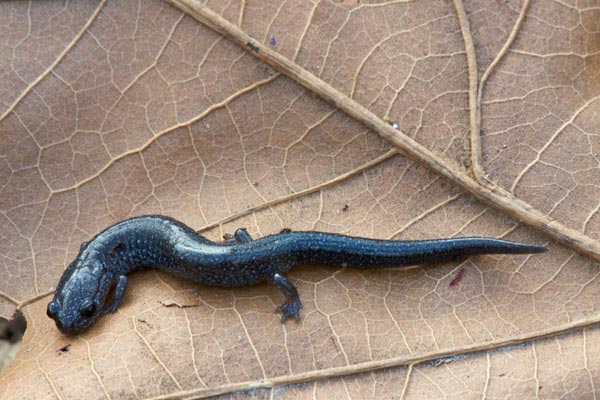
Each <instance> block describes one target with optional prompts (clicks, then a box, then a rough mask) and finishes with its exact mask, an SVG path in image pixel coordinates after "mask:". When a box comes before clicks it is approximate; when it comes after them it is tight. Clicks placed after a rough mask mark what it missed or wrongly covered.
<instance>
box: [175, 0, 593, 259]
mask: <svg viewBox="0 0 600 400" xmlns="http://www.w3.org/2000/svg"><path fill="white" fill-rule="evenodd" d="M167 1H168V2H169V3H171V4H173V5H174V6H176V7H178V8H179V9H181V10H182V11H184V12H186V13H188V14H189V15H191V16H192V17H194V18H195V19H197V20H198V21H200V22H202V23H203V24H205V25H206V26H208V27H210V28H211V29H214V30H215V31H217V32H219V33H221V34H223V35H224V36H226V37H227V38H229V39H230V40H232V41H233V42H235V43H237V44H239V45H240V46H241V47H242V48H243V49H245V50H246V51H247V52H248V53H250V54H251V55H253V56H254V57H256V58H258V59H259V60H261V61H263V62H265V63H267V64H269V65H270V66H271V67H273V68H275V69H276V70H278V71H280V72H282V73H283V74H285V75H286V76H288V77H290V78H291V79H293V80H294V81H296V82H298V83H299V84H301V85H302V86H304V87H305V88H307V89H308V90H310V91H312V92H314V93H315V94H317V95H318V96H320V97H321V98H323V99H324V100H325V101H327V102H329V103H331V104H332V105H334V106H335V107H337V108H339V109H340V110H342V111H344V112H345V113H346V114H348V115H349V116H350V117H352V118H354V119H356V120H357V121H359V122H362V123H363V124H364V125H366V126H367V127H369V128H370V129H373V130H374V131H375V132H377V133H378V134H379V135H380V136H381V137H383V138H384V139H385V140H387V141H388V142H390V143H391V144H393V145H394V146H396V147H397V148H398V149H400V150H401V151H402V152H403V153H404V154H405V155H406V156H407V157H409V158H411V159H412V160H414V161H416V162H418V163H420V164H422V165H425V166H427V167H428V168H430V169H431V170H432V171H434V172H435V173H437V174H438V175H440V176H442V177H444V178H446V179H448V180H449V181H450V182H453V183H454V184H455V185H457V186H459V187H460V188H462V189H463V190H464V191H466V192H468V193H470V194H471V195H473V196H474V197H475V198H477V199H478V200H480V201H481V202H482V203H484V204H486V205H488V206H490V207H492V208H495V209H497V210H499V211H501V212H503V213H505V214H506V215H508V216H510V217H512V218H515V219H517V220H518V221H519V222H521V223H523V224H525V225H528V226H530V227H532V228H535V229H538V230H540V231H542V232H544V233H545V234H546V235H547V236H549V237H550V238H552V239H554V240H556V241H558V242H560V243H562V244H564V245H566V246H569V247H571V248H572V249H574V250H576V251H577V252H579V253H580V254H583V255H586V256H589V257H591V258H593V259H595V260H600V243H598V242H597V241H595V240H593V239H592V238H590V237H589V236H587V235H584V234H582V233H581V232H578V231H576V230H574V229H571V228H569V227H567V226H565V225H563V224H561V223H560V222H557V221H555V220H554V219H552V218H550V217H549V216H547V215H545V214H543V213H542V212H541V211H539V210H536V209H534V208H533V207H532V206H531V205H530V204H528V203H526V202H525V201H523V200H520V199H518V198H516V197H514V196H513V195H512V194H511V193H509V192H508V191H507V190H505V189H504V188H502V187H500V186H498V185H496V184H494V183H492V182H487V181H486V182H478V181H476V180H475V179H473V178H472V177H471V176H469V175H468V174H467V173H466V172H465V171H464V170H463V169H461V168H460V167H459V166H457V165H455V164H453V163H452V162H450V161H448V160H446V159H444V158H442V157H440V156H438V155H436V154H435V153H433V152H432V151H431V150H429V149H427V148H426V147H424V146H423V145H421V144H419V143H418V142H416V141H415V140H413V139H411V138H410V137H408V136H407V135H405V134H404V133H402V132H400V131H399V130H396V129H394V128H393V127H391V126H390V125H388V124H387V123H386V122H385V121H384V120H383V119H381V118H380V117H378V116H377V115H375V114H374V113H373V112H371V111H370V110H368V109H367V108H365V107H363V106H362V105H361V104H359V103H357V102H356V101H354V100H352V99H350V98H349V97H348V96H346V95H344V94H343V93H341V92H340V91H338V90H337V89H335V88H334V87H332V86H331V85H329V84H328V83H326V82H324V81H323V80H321V79H320V78H318V77H316V76H315V75H313V74H311V73H310V72H308V71H306V70H305V69H304V68H301V67H300V66H299V65H298V64H295V63H294V62H292V61H290V60H289V59H287V58H286V57H284V56H283V55H281V54H279V53H277V52H275V51H274V50H272V49H270V48H269V47H268V46H265V45H263V44H262V43H260V42H258V41H257V40H255V39H254V38H252V37H251V36H249V35H248V34H247V33H245V32H244V31H242V30H241V29H240V28H238V27H237V26H236V25H234V24H232V23H230V22H229V21H227V20H225V19H224V18H222V17H221V16H220V15H218V14H216V13H214V12H213V11H211V10H210V9H209V8H208V7H206V6H204V5H202V4H200V3H199V2H198V1H194V0H167Z"/></svg>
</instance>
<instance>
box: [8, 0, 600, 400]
mask: <svg viewBox="0 0 600 400" xmlns="http://www.w3.org/2000/svg"><path fill="white" fill-rule="evenodd" d="M170 3H173V4H175V5H176V6H177V7H179V8H176V7H174V6H172V5H170V4H167V3H165V2H161V1H148V2H140V1H138V2H133V1H131V2H118V1H99V2H90V1H88V2H66V3H62V2H57V1H56V2H51V1H44V2H30V3H26V2H4V3H0V26H3V27H4V29H2V30H1V31H0V37H1V40H0V76H1V77H2V79H0V93H2V96H1V97H0V99H1V100H0V156H1V157H0V210H1V211H2V212H1V214H0V220H1V222H0V235H1V237H2V241H0V271H2V272H1V276H2V278H3V279H1V280H0V314H2V315H4V316H9V315H11V314H12V312H13V311H14V309H15V307H18V308H19V309H21V310H22V311H23V312H24V314H25V316H26V318H27V321H28V330H27V332H26V334H25V338H24V341H23V344H22V347H21V350H20V351H19V353H18V355H17V357H16V359H15V361H14V362H13V363H12V364H11V365H10V366H9V367H8V368H7V369H5V370H4V371H2V374H1V375H0V398H1V399H9V398H10V399H13V398H18V399H22V398H36V399H37V398H61V399H79V398H86V399H90V400H92V399H102V398H111V399H124V398H143V399H149V398H164V399H175V398H197V397H201V396H209V395H214V394H224V395H225V396H227V397H235V398H244V399H249V398H274V397H278V398H334V397H340V398H368V397H372V398H460V399H464V398H482V397H488V398H496V397H503V398H505V397H510V398H519V399H522V398H536V397H542V398H566V397H572V398H592V397H595V390H596V388H598V387H600V353H599V351H598V348H600V346H599V344H600V336H599V335H600V334H599V332H598V330H597V329H593V328H592V325H595V324H597V323H598V320H599V314H598V306H597V303H598V301H597V299H598V295H599V294H600V286H599V285H600V279H599V278H598V274H599V270H598V265H597V263H596V261H594V259H595V260H599V259H600V250H599V249H600V243H599V242H598V237H599V232H600V213H599V212H598V210H599V208H600V205H599V204H600V203H599V202H598V198H599V194H600V192H599V191H600V189H599V187H600V170H599V169H598V162H599V161H598V160H599V157H598V154H597V153H598V152H599V151H600V141H599V137H600V132H599V130H598V129H599V128H598V126H600V124H599V122H600V121H599V117H598V116H599V115H600V100H599V96H600V24H599V22H598V21H600V4H598V3H597V2H588V3H586V4H585V5H580V4H579V3H576V4H572V5H570V4H567V2H547V1H531V3H530V2H529V1H527V0H524V1H520V2H519V1H514V2H513V1H466V2H464V3H463V2H462V1H461V0H454V1H453V2H450V1H442V0H440V1H403V0H402V1H388V2H383V1H364V0H360V1H355V0H352V1H337V0H336V1H333V0H325V1H320V2H310V1H308V2H307V1H300V0H290V1H285V2H281V1H261V2H254V1H239V2H220V1H214V0H212V1H208V2H207V4H206V5H205V4H204V3H203V2H199V1H192V0H170ZM182 10H184V11H185V12H184V11H182ZM188 13H189V15H188ZM190 15H191V16H190ZM192 16H193V17H192ZM199 20H200V21H202V23H201V22H199ZM265 62H266V63H268V64H269V65H270V66H267V65H266V64H265ZM394 124H395V125H394ZM398 150H401V151H402V153H404V154H408V156H409V158H407V157H406V156H404V155H401V154H399V153H398ZM412 160H416V161H418V162H415V161H412ZM513 195H514V196H515V197H513ZM473 196H474V197H475V198H477V199H479V200H481V201H482V202H483V203H481V202H479V201H478V200H476V199H475V198H474V197H473ZM148 213H161V214H167V215H170V216H173V217H176V218H178V219H180V220H182V221H184V222H185V223H187V224H188V225H190V226H192V227H194V228H196V229H198V230H199V231H200V232H201V233H203V234H205V235H207V236H208V237H209V238H211V239H218V238H219V237H221V236H222V235H223V233H231V232H233V231H234V230H235V229H236V228H238V227H246V228H248V230H249V232H250V233H251V234H252V235H253V236H255V237H259V236H262V235H267V234H271V233H275V232H278V231H280V230H281V229H284V228H290V229H293V230H308V229H315V230H322V231H330V232H341V233H347V234H352V235H360V236H367V237H375V238H396V239H422V238H438V237H451V236H467V235H469V236H470V235H477V236H494V237H505V238H508V239H512V240H519V241H524V242H531V243H540V244H546V245H548V246H550V247H551V252H550V253H547V254H544V255H536V256H481V257H473V258H470V259H469V260H467V261H465V262H463V263H455V264H446V265H437V266H430V267H417V268H411V269H385V270H362V271H357V270H347V269H344V270H339V269H336V268H323V267H318V266H316V267H311V268H300V269H297V270H294V271H293V272H291V273H290V274H289V276H290V279H291V280H292V281H293V282H294V284H295V285H296V286H297V287H298V289H299V291H300V293H301V296H302V299H303V301H304V309H303V314H302V315H303V320H302V322H301V323H299V324H296V323H294V322H288V323H287V324H285V325H282V324H280V323H279V316H278V315H277V314H276V313H274V312H273V309H274V307H275V306H276V305H278V304H279V303H280V302H281V297H280V294H279V293H278V292H277V290H276V289H274V288H273V287H271V286H269V285H266V284H265V285H259V286H256V287H249V288H240V289H233V290H228V289H215V288H204V287H202V288H198V287H197V286H196V285H194V284H191V283H189V282H185V281H183V280H181V279H178V278H175V277H172V276H170V275H167V274H163V273H158V272H154V271H147V272H143V273H137V274H134V275H132V276H131V279H130V283H129V285H128V290H127V293H126V296H125V299H124V302H123V304H122V306H121V307H120V308H119V310H118V311H117V313H115V314H113V315H110V316H109V317H106V318H102V319H101V320H100V321H99V322H98V323H97V324H96V325H95V326H94V327H93V329H91V330H90V331H89V332H86V333H85V334H83V335H80V336H75V337H67V336H63V335H61V334H60V333H59V332H58V331H57V329H56V328H55V326H54V324H53V322H52V321H51V320H50V319H49V318H47V317H46V315H45V307H46V304H47V302H48V300H49V297H48V296H47V295H48V294H49V293H51V291H52V289H53V288H54V286H55V285H56V283H57V281H58V278H59V277H60V274H61V273H62V271H63V270H64V268H65V266H66V265H67V264H68V262H70V260H72V259H73V257H74V256H75V254H76V252H77V250H78V248H79V245H80V243H81V242H82V241H84V240H86V239H88V238H90V237H91V236H93V235H94V234H95V233H97V232H98V231H99V230H101V229H103V228H104V227H106V226H108V225H110V224H112V223H114V222H116V221H118V220H121V219H124V218H127V217H130V216H133V215H140V214H148ZM513 218H514V219H513ZM556 242H560V243H562V244H557V243H556ZM565 245H566V246H565ZM459 275H460V276H459ZM167 300H168V301H169V304H179V305H189V304H193V305H194V307H167V306H165V305H163V304H161V301H163V302H164V301H167ZM296 383H302V385H294V384H296Z"/></svg>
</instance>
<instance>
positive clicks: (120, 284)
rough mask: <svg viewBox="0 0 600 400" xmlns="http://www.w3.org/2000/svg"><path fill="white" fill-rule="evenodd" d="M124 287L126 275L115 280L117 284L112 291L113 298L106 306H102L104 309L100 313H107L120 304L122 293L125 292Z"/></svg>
mask: <svg viewBox="0 0 600 400" xmlns="http://www.w3.org/2000/svg"><path fill="white" fill-rule="evenodd" d="M126 287H127V276H125V275H121V276H119V280H118V281H117V285H116V286H115V291H114V292H113V300H112V302H111V303H110V304H109V305H108V306H107V307H105V308H104V310H103V311H102V315H106V314H108V313H112V312H115V311H117V308H118V307H119V304H121V300H122V299H123V295H124V294H125V288H126Z"/></svg>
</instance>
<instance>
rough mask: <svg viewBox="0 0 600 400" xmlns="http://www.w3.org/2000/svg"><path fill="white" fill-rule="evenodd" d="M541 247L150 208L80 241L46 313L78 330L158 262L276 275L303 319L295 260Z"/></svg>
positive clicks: (249, 280)
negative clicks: (217, 220) (261, 232)
mask: <svg viewBox="0 0 600 400" xmlns="http://www.w3.org/2000/svg"><path fill="white" fill-rule="evenodd" d="M544 251H547V248H545V247H542V246H535V245H528V244H522V243H515V242H508V241H505V240H498V239H492V238H457V239H441V240H423V241H396V240H374V239H365V238H358V237H351V236H344V235H338V234H332V233H323V232H290V231H285V232H281V233H278V234H275V235H270V236H266V237H263V238H261V239H257V240H252V238H251V237H250V235H249V234H248V233H247V232H246V231H245V230H244V229H238V230H237V231H236V232H235V234H234V235H233V236H231V237H228V238H226V240H225V241H224V242H218V243H217V242H212V241H210V240H208V239H205V238H204V237H202V236H201V235H199V234H198V233H196V232H195V231H194V230H193V229H191V228H189V227H188V226H186V225H184V224H183V223H181V222H179V221H177V220H175V219H172V218H168V217H164V216H159V215H149V216H142V217H136V218H131V219H128V220H125V221H122V222H119V223H117V224H115V225H113V226H111V227H109V228H108V229H106V230H104V231H103V232H101V233H99V234H98V235H96V236H95V237H94V238H93V239H92V240H90V241H89V242H87V243H83V244H82V245H81V249H80V250H79V254H78V255H77V258H75V260H74V261H73V262H72V263H71V264H70V265H69V266H68V267H67V269H66V270H65V272H64V274H63V276H62V277H61V279H60V282H59V283H58V287H57V288H56V293H55V295H54V299H53V300H52V301H51V302H50V304H48V310H47V313H48V316H49V317H50V318H52V319H53V320H54V321H55V322H56V326H57V327H58V329H59V330H60V331H61V332H63V333H65V334H76V333H81V332H83V331H85V330H86V329H87V328H89V327H90V326H91V325H92V324H93V323H94V322H95V321H96V320H97V319H98V318H99V317H100V316H101V315H104V314H107V313H110V312H113V311H115V310H116V309H117V307H118V306H119V303H120V302H121V299H122V298H123V294H124V293H125V287H126V286H127V274H129V273H130V272H133V271H136V270H139V269H144V268H158V269H160V270H163V271H166V272H170V273H172V274H175V275H177V276H180V277H182V278H184V279H189V280H191V281H194V282H197V283H200V284H203V285H209V286H246V285H254V284H256V283H259V282H262V281H270V282H273V283H274V284H275V286H276V287H277V288H278V289H279V290H280V291H281V292H282V293H283V295H284V296H285V302H284V303H283V304H282V305H281V306H280V307H278V308H277V311H280V312H281V313H282V317H281V321H282V322H283V321H285V320H286V319H287V318H289V317H292V316H293V317H295V318H296V319H297V320H300V309H301V308H302V303H301V302H300V297H299V296H298V291H297V290H296V288H295V287H294V285H292V284H291V283H290V282H289V281H288V280H287V279H286V278H285V277H284V276H283V274H284V273H286V272H287V271H289V270H290V269H291V268H292V267H294V266H297V265H305V264H321V265H337V266H342V267H355V268H375V267H400V266H407V265H414V264H424V263H432V262H443V261H452V260H455V259H457V258H459V257H463V256H471V255H477V254H494V253H496V254H499V253H510V254H525V253H541V252H544Z"/></svg>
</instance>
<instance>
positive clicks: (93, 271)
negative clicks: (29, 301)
mask: <svg viewBox="0 0 600 400" xmlns="http://www.w3.org/2000/svg"><path fill="white" fill-rule="evenodd" d="M114 283H115V281H114V277H113V274H112V273H111V272H110V271H109V270H108V268H107V267H106V265H105V264H104V263H102V262H101V261H100V260H98V259H97V258H94V257H85V258H83V259H82V258H81V254H80V255H79V256H78V257H77V259H76V260H75V261H73V262H72V263H71V264H70V265H69V266H68V267H67V269H66V270H65V272H64V274H63V276H62V278H61V279H60V282H59V283H58V287H57V289H56V293H55V294H54V299H52V301H51V302H50V303H49V304H48V309H47V311H46V313H47V314H48V316H49V317H50V318H52V319H53V320H54V322H56V326H57V327H58V329H59V330H60V331H61V332H62V333H64V334H67V335H70V334H76V333H81V332H83V331H85V330H86V329H87V328H89V327H90V326H91V325H92V324H93V323H94V322H96V320H97V319H98V318H99V317H100V315H102V313H103V310H104V307H105V303H106V299H107V298H108V296H109V293H110V290H111V288H112V287H113V286H114Z"/></svg>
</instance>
